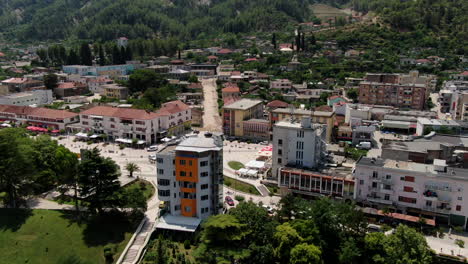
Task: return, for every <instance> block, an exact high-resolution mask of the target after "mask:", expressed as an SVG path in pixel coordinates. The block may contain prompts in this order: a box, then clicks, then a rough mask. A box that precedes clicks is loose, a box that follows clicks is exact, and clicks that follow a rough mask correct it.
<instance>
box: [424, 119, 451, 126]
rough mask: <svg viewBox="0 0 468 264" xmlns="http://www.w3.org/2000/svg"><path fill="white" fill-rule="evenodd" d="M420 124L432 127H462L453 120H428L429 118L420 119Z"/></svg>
mask: <svg viewBox="0 0 468 264" xmlns="http://www.w3.org/2000/svg"><path fill="white" fill-rule="evenodd" d="M418 123H421V124H423V125H432V126H460V124H458V122H455V121H453V120H442V119H428V118H418Z"/></svg>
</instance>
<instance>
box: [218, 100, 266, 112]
mask: <svg viewBox="0 0 468 264" xmlns="http://www.w3.org/2000/svg"><path fill="white" fill-rule="evenodd" d="M261 103H262V101H261V100H252V99H245V98H243V99H240V100H239V101H236V102H234V103H232V104H229V105H227V106H224V107H223V108H224V109H230V110H247V109H250V108H252V107H254V106H256V105H258V104H261Z"/></svg>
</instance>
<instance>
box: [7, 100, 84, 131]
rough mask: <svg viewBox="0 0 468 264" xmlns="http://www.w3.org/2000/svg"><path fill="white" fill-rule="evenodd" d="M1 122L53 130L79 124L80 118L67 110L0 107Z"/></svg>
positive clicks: (14, 106) (12, 106) (13, 106)
mask: <svg viewBox="0 0 468 264" xmlns="http://www.w3.org/2000/svg"><path fill="white" fill-rule="evenodd" d="M0 121H10V122H13V123H16V124H17V125H30V126H37V127H42V128H48V129H52V130H61V129H66V128H67V126H68V125H71V124H74V123H77V122H78V121H79V116H78V114H76V113H72V112H69V111H66V110H54V109H49V108H42V107H29V106H17V105H0Z"/></svg>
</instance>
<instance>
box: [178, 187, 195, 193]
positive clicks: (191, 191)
mask: <svg viewBox="0 0 468 264" xmlns="http://www.w3.org/2000/svg"><path fill="white" fill-rule="evenodd" d="M180 191H181V192H186V193H196V192H197V189H195V188H184V187H181V188H180Z"/></svg>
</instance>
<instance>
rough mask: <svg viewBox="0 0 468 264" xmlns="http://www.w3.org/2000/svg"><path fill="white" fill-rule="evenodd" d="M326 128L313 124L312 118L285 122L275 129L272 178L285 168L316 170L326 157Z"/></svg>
mask: <svg viewBox="0 0 468 264" xmlns="http://www.w3.org/2000/svg"><path fill="white" fill-rule="evenodd" d="M325 131H326V130H325V127H324V126H323V125H317V124H312V121H311V117H304V118H302V119H301V121H300V122H297V121H295V120H293V121H291V120H284V121H280V122H278V123H276V124H275V125H274V127H273V158H272V176H273V177H274V178H276V177H278V175H279V173H280V169H281V168H284V167H292V168H300V169H309V170H310V169H315V168H318V167H319V164H320V162H321V161H322V160H323V158H324V156H325V135H326V134H325Z"/></svg>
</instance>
